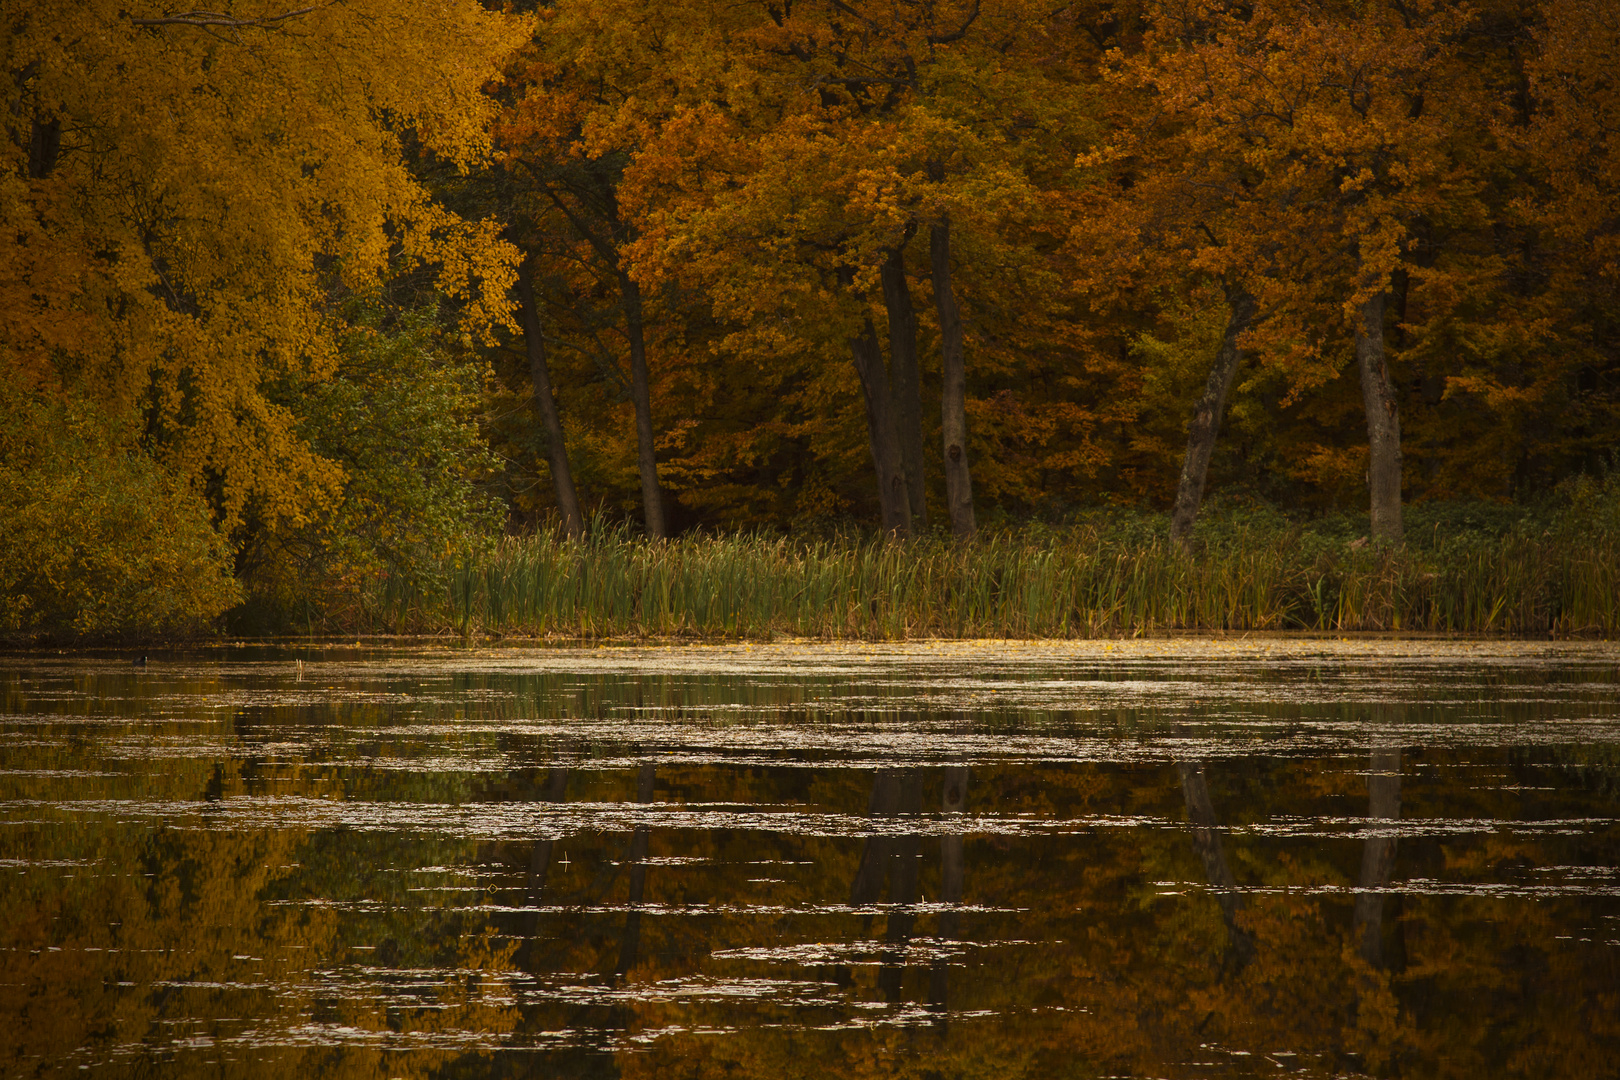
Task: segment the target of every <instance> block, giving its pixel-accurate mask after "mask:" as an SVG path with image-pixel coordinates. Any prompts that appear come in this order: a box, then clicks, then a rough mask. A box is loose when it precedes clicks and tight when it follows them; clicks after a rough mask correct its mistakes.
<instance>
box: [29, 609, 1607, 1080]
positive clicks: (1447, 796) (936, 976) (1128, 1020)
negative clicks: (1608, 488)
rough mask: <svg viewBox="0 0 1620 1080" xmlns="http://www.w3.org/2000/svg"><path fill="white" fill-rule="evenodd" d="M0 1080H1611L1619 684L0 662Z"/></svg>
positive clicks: (1508, 677) (625, 657)
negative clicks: (1335, 1079) (1090, 1079)
mask: <svg viewBox="0 0 1620 1080" xmlns="http://www.w3.org/2000/svg"><path fill="white" fill-rule="evenodd" d="M0 694H3V710H0V711H3V715H0V1072H3V1073H4V1074H6V1075H20V1076H28V1075H65V1074H72V1075H84V1074H85V1073H86V1072H88V1073H91V1074H99V1075H105V1076H125V1075H140V1076H156V1075H162V1076H193V1075H196V1076H202V1075H207V1076H227V1077H236V1076H243V1077H246V1076H272V1075H288V1076H293V1075H303V1076H322V1077H350V1076H354V1077H368V1078H372V1077H375V1078H387V1077H415V1076H422V1077H441V1076H442V1077H486V1076H499V1077H506V1076H531V1075H532V1076H543V1077H572V1076H625V1077H630V1076H645V1077H796V1076H803V1077H838V1078H841V1080H855V1078H859V1077H868V1076H870V1077H894V1076H904V1077H956V1076H987V1077H1017V1076H1028V1077H1059V1076H1167V1077H1197V1076H1216V1075H1219V1076H1276V1075H1287V1074H1292V1075H1308V1076H1329V1075H1344V1074H1350V1075H1357V1074H1362V1075H1373V1076H1385V1075H1389V1076H1395V1075H1399V1076H1459V1077H1464V1076H1466V1077H1474V1076H1537V1077H1587V1076H1591V1077H1600V1076H1613V1075H1616V1073H1617V1069H1620V1066H1617V1065H1616V1062H1620V650H1617V649H1616V647H1614V646H1612V645H1546V644H1542V645H1536V644H1525V643H1495V644H1481V643H1475V644H1437V643H1432V642H1428V643H1414V642H1363V643H1345V642H1332V641H1301V642H1270V643H1256V642H1242V643H1220V642H1178V641H1171V642H1163V641H1161V642H1148V643H1077V644H1076V643H1067V644H1061V645H1021V644H1009V643H1000V642H996V643H950V644H917V645H910V646H892V647H889V646H886V647H872V648H849V647H815V646H772V647H764V646H757V647H752V648H750V647H746V646H738V647H728V648H691V649H653V648H646V649H581V650H560V649H552V650H527V651H525V650H498V651H455V650H444V649H440V650H425V649H423V650H410V651H403V650H401V651H392V652H379V651H375V650H372V651H364V650H360V649H349V650H344V649H336V648H310V649H298V650H292V649H287V650H267V649H251V648H237V649H223V650H218V651H214V652H199V653H194V654H186V655H180V654H176V655H170V656H162V657H154V658H153V660H152V662H151V664H150V665H149V666H148V667H146V668H143V669H136V668H133V667H131V666H130V664H129V663H128V660H127V658H113V657H102V658H90V657H85V656H73V657H67V656H54V655H39V654H35V655H29V656H12V657H9V658H0Z"/></svg>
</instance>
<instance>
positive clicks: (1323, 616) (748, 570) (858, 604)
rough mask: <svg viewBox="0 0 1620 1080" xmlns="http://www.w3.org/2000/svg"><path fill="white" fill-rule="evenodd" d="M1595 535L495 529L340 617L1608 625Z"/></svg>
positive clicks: (420, 626)
mask: <svg viewBox="0 0 1620 1080" xmlns="http://www.w3.org/2000/svg"><path fill="white" fill-rule="evenodd" d="M1617 566H1620V542H1617V538H1616V537H1615V536H1614V535H1613V534H1610V533H1607V532H1604V533H1602V534H1597V535H1594V534H1590V533H1584V534H1575V533H1571V534H1568V535H1562V536H1550V535H1545V536H1539V537H1529V536H1509V537H1489V538H1486V537H1480V536H1474V535H1464V536H1461V537H1458V538H1455V539H1452V540H1436V541H1434V542H1432V543H1430V544H1429V545H1428V546H1427V547H1424V548H1421V549H1419V548H1414V547H1406V548H1398V549H1384V548H1379V547H1376V546H1373V545H1361V546H1357V545H1354V544H1346V543H1343V542H1338V541H1330V540H1325V539H1324V538H1322V537H1320V536H1315V535H1312V534H1310V533H1307V532H1305V531H1303V530H1301V529H1298V528H1292V529H1284V530H1274V529H1268V530H1260V531H1256V532H1254V533H1249V532H1246V531H1243V530H1239V531H1237V532H1234V533H1229V534H1227V535H1226V536H1224V537H1223V538H1222V539H1221V541H1220V542H1218V543H1213V544H1208V545H1206V546H1205V547H1204V548H1203V549H1202V550H1200V551H1198V552H1196V553H1194V554H1192V555H1188V554H1186V553H1184V552H1183V551H1182V550H1181V549H1180V548H1178V547H1176V546H1174V545H1172V544H1171V543H1170V542H1169V541H1168V540H1164V539H1155V538H1152V537H1148V538H1142V537H1140V536H1138V537H1137V538H1135V539H1132V538H1130V537H1127V536H1121V535H1118V534H1116V533H1111V532H1110V531H1109V530H1107V529H1101V528H1089V527H1084V526H1079V527H1073V528H1069V529H1063V530H1042V531H1041V532H1040V533H1039V534H1035V533H1024V534H1002V535H994V536H990V537H986V538H983V539H980V540H978V541H975V542H973V543H971V544H953V543H951V542H949V541H946V540H913V541H908V542H897V541H892V540H881V539H874V538H841V539H829V540H818V541H795V540H790V539H784V538H777V537H769V536H763V535H747V534H744V535H733V536H720V537H711V536H704V537H698V536H693V537H684V538H681V539H678V540H671V541H662V542H654V541H647V540H643V539H640V538H638V537H635V536H632V535H631V534H629V533H628V532H626V531H624V530H621V529H609V528H597V529H595V530H594V531H593V533H592V535H591V536H590V537H589V538H587V539H584V540H578V541H573V540H568V539H565V538H563V537H561V536H559V535H556V534H553V533H544V532H542V533H538V534H535V535H531V536H523V537H514V538H506V539H502V540H500V541H497V542H495V543H493V544H488V545H485V547H484V548H483V549H482V550H480V551H476V552H469V553H463V554H461V555H458V556H455V557H452V558H449V559H446V560H444V561H443V562H442V563H441V564H438V565H436V566H433V567H429V568H427V572H423V570H422V568H420V567H419V568H417V570H416V572H415V573H413V574H411V575H409V576H406V575H383V576H381V577H379V578H377V579H375V580H374V581H372V582H371V583H370V584H369V585H368V586H367V587H366V588H365V590H364V592H363V595H361V596H360V597H358V601H359V603H358V604H357V605H355V606H353V607H351V608H350V614H349V618H348V619H346V620H345V622H350V623H357V624H359V625H351V626H350V627H349V628H350V629H356V630H358V629H369V630H373V631H387V632H396V633H442V632H445V631H453V632H456V633H460V634H464V635H469V636H470V635H473V634H494V635H512V636H534V637H548V638H572V639H591V638H626V637H659V638H703V639H742V638H754V639H759V638H770V637H774V636H781V635H785V636H793V637H806V638H827V639H851V638H855V639H878V640H892V639H901V638H908V637H957V638H969V637H1010V638H1037V637H1039V638H1065V637H1097V636H1113V635H1119V634H1129V633H1142V632H1162V631H1176V630H1221V631H1250V630H1303V631H1324V632H1332V631H1366V630H1384V631H1409V632H1410V631H1430V632H1454V633H1466V634H1511V635H1546V634H1553V635H1571V636H1573V635H1590V636H1612V635H1614V634H1615V632H1616V630H1620V573H1617V570H1616V567H1617Z"/></svg>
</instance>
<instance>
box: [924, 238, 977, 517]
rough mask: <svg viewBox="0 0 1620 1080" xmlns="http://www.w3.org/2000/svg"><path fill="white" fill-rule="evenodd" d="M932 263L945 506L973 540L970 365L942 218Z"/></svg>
mask: <svg viewBox="0 0 1620 1080" xmlns="http://www.w3.org/2000/svg"><path fill="white" fill-rule="evenodd" d="M928 241H929V243H928V255H929V261H930V262H931V263H932V264H933V265H932V270H933V278H934V308H935V310H936V311H937V312H938V313H939V353H940V361H941V367H942V368H943V372H942V373H943V376H944V379H943V386H942V387H941V390H940V397H939V413H940V432H941V434H942V435H943V436H944V439H943V441H944V444H945V506H946V508H947V509H948V510H949V511H950V515H951V535H952V536H955V537H956V538H957V539H958V540H969V539H972V537H973V533H974V528H975V527H974V522H973V477H972V474H971V473H969V472H968V457H967V367H966V363H965V361H964V359H963V355H962V313H961V311H959V310H958V309H957V306H956V294H955V293H954V292H953V291H952V289H951V223H950V221H949V219H946V220H942V221H941V222H940V223H939V224H937V225H935V226H934V227H933V228H932V229H930V230H929V234H928Z"/></svg>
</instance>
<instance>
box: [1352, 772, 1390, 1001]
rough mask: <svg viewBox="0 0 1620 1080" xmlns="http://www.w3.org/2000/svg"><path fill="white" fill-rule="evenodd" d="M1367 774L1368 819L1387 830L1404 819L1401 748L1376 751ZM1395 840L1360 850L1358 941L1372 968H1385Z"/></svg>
mask: <svg viewBox="0 0 1620 1080" xmlns="http://www.w3.org/2000/svg"><path fill="white" fill-rule="evenodd" d="M1369 765H1370V767H1369V769H1368V771H1367V803H1368V805H1367V819H1368V827H1369V828H1372V829H1380V828H1381V829H1388V828H1389V824H1390V823H1393V822H1395V821H1398V820H1400V816H1401V748H1400V747H1399V746H1381V747H1378V748H1376V749H1374V750H1373V752H1372V759H1371V761H1370V762H1369ZM1395 843H1396V838H1395V837H1394V836H1387V835H1386V836H1369V837H1367V839H1366V841H1365V842H1364V843H1363V845H1362V848H1361V885H1360V890H1359V891H1358V892H1357V893H1356V912H1355V937H1356V941H1357V944H1358V947H1359V951H1360V953H1361V958H1362V959H1363V960H1365V961H1367V964H1368V966H1369V967H1372V968H1374V969H1378V968H1381V967H1383V966H1384V893H1383V890H1384V888H1385V887H1386V886H1388V885H1389V879H1390V877H1391V876H1392V875H1393V874H1394V872H1395Z"/></svg>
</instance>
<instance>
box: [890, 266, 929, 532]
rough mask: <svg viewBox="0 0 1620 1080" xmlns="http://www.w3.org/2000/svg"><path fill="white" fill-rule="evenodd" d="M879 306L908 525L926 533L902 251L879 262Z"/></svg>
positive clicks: (918, 406) (911, 321)
mask: <svg viewBox="0 0 1620 1080" xmlns="http://www.w3.org/2000/svg"><path fill="white" fill-rule="evenodd" d="M882 279H883V306H884V307H885V308H886V309H887V310H888V313H889V355H890V356H891V357H892V358H893V372H894V379H893V382H892V383H891V385H890V387H889V389H890V390H891V391H893V393H894V426H895V431H896V433H897V434H898V435H899V436H900V464H901V466H902V467H904V469H905V470H906V498H907V499H908V500H909V502H910V503H911V524H912V528H913V529H915V530H916V531H917V532H925V531H927V529H928V498H927V489H926V488H925V487H924V486H923V438H922V387H921V382H922V380H921V378H920V377H919V376H918V374H917V311H916V309H915V308H914V307H913V306H912V304H911V289H910V288H909V287H908V286H907V284H906V262H905V249H904V248H903V247H896V248H893V249H891V250H890V251H889V253H888V255H887V256H886V257H885V258H884V260H883V270H882Z"/></svg>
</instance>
